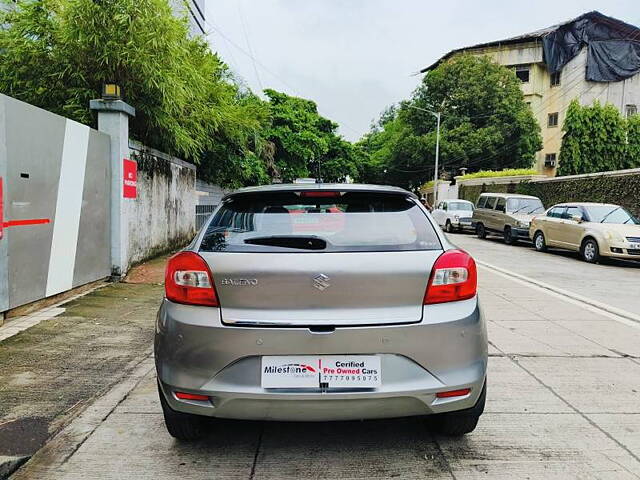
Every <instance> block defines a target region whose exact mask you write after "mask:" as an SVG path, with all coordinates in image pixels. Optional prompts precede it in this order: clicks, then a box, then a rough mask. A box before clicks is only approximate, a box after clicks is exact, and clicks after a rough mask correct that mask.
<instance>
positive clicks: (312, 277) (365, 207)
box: [199, 190, 442, 326]
mask: <svg viewBox="0 0 640 480" xmlns="http://www.w3.org/2000/svg"><path fill="white" fill-rule="evenodd" d="M311 194H313V195H311ZM199 253H200V255H201V256H202V257H203V258H204V259H205V260H206V261H207V263H208V265H209V267H210V269H211V272H212V274H213V278H214V283H215V287H216V290H217V293H218V298H219V301H220V306H221V312H222V320H223V322H224V323H227V324H237V325H279V326H309V325H327V326H340V325H376V324H394V323H413V322H419V321H420V320H421V319H422V311H423V308H422V307H423V300H424V294H425V289H426V286H427V282H428V279H429V275H430V273H431V267H432V266H433V264H434V263H435V261H436V259H437V258H438V257H439V256H440V254H441V253H442V246H441V244H440V241H439V239H438V236H437V234H436V232H435V231H434V229H433V227H432V225H431V223H430V222H429V220H428V219H427V217H426V215H425V214H424V212H423V210H422V209H421V208H420V207H419V206H418V205H417V204H416V203H415V202H414V201H412V200H411V199H410V198H409V197H408V196H407V195H406V194H397V193H387V192H377V193H372V192H355V191H354V192H351V191H348V190H344V191H335V192H334V191H325V190H319V191H313V192H305V191H288V192H275V193H274V192H263V193H254V194H251V195H238V196H232V197H230V198H229V199H228V200H227V201H226V202H225V203H224V205H223V206H222V207H221V208H220V210H219V211H218V212H217V214H216V216H215V217H214V219H213V220H212V222H211V224H210V225H209V226H208V228H207V231H206V232H205V235H204V238H203V241H202V243H201V246H200V252H199Z"/></svg>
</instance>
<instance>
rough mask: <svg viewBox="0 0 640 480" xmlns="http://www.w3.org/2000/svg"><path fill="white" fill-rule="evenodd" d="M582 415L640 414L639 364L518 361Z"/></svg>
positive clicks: (625, 360)
mask: <svg viewBox="0 0 640 480" xmlns="http://www.w3.org/2000/svg"><path fill="white" fill-rule="evenodd" d="M517 361H518V362H519V363H520V364H521V365H522V366H523V367H524V368H526V369H527V370H528V371H530V372H531V373H532V374H534V375H535V376H536V377H537V378H539V379H540V380H541V381H542V382H543V383H544V384H545V385H548V386H549V387H550V388H552V389H553V390H554V391H555V392H556V393H557V394H558V395H560V396H561V397H562V398H563V399H565V400H566V401H568V402H569V403H570V404H571V405H573V406H574V407H575V408H577V409H578V410H579V411H581V412H583V413H640V365H639V364H637V363H635V362H633V361H632V360H631V359H628V358H564V357H558V358H518V360H517Z"/></svg>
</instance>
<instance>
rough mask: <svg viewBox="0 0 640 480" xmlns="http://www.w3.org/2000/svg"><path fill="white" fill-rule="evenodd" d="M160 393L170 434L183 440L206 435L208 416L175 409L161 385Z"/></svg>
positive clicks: (195, 438) (196, 438) (192, 440)
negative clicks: (168, 401) (170, 404)
mask: <svg viewBox="0 0 640 480" xmlns="http://www.w3.org/2000/svg"><path fill="white" fill-rule="evenodd" d="M158 395H159V396H160V404H161V405H162V413H163V414H164V423H165V425H166V427H167V431H168V432H169V435H171V436H172V437H173V438H175V439H176V440H180V441H182V442H194V441H196V440H200V439H201V438H202V437H204V436H205V434H206V432H207V428H206V426H207V425H206V423H207V418H206V417H202V416H200V415H191V414H189V413H182V412H176V411H175V410H173V409H172V408H171V407H170V406H169V404H168V403H167V399H166V398H165V397H164V393H162V390H161V389H160V385H158Z"/></svg>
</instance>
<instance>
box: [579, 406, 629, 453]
mask: <svg viewBox="0 0 640 480" xmlns="http://www.w3.org/2000/svg"><path fill="white" fill-rule="evenodd" d="M587 417H588V418H589V419H590V420H591V421H592V422H594V423H595V424H596V425H598V426H599V427H600V428H602V429H603V430H604V431H605V432H607V433H608V434H609V435H611V436H612V437H613V438H615V439H616V440H617V441H618V442H620V443H621V444H623V445H624V446H625V447H627V448H628V449H629V450H630V451H631V452H633V453H634V454H635V455H636V456H638V457H640V414H635V415H631V414H620V413H619V414H615V413H589V414H587Z"/></svg>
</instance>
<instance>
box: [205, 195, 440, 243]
mask: <svg viewBox="0 0 640 480" xmlns="http://www.w3.org/2000/svg"><path fill="white" fill-rule="evenodd" d="M310 195H324V196H321V197H311V196H310ZM441 248H442V246H441V244H440V241H439V239H438V236H437V234H436V232H435V231H434V229H433V227H432V225H431V223H430V222H429V220H428V219H427V217H426V215H425V214H424V212H423V211H422V209H421V208H420V207H419V206H418V205H417V204H416V203H414V202H413V201H411V200H410V199H409V198H406V197H404V196H401V195H397V194H372V193H363V192H325V191H320V192H315V191H314V192H279V193H268V194H267V193H263V194H252V195H239V196H237V197H231V199H229V200H228V201H226V202H225V203H224V204H223V205H222V206H221V207H220V209H219V210H218V211H217V212H216V214H215V216H214V218H213V219H212V220H211V222H210V224H209V225H208V227H207V230H206V232H205V234H204V238H203V240H202V243H201V245H200V250H201V251H208V252H293V251H295V252H316V253H318V252H352V251H362V252H374V251H399V250H439V249H441Z"/></svg>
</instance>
